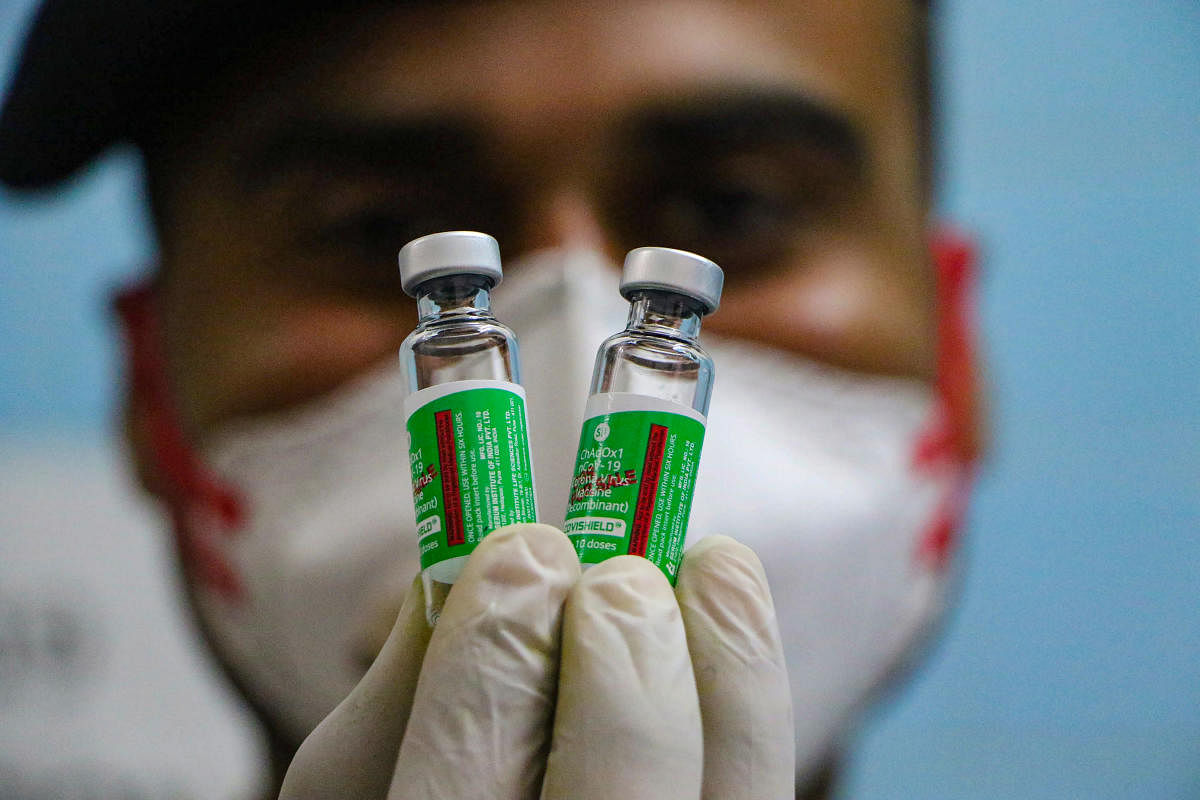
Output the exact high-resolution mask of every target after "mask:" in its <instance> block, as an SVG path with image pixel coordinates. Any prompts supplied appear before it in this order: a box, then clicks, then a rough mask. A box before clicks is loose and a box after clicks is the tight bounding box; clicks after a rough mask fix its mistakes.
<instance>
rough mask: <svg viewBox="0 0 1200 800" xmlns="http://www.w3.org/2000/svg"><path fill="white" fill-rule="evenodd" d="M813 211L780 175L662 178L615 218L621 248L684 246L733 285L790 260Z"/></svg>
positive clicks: (626, 203)
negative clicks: (704, 258)
mask: <svg viewBox="0 0 1200 800" xmlns="http://www.w3.org/2000/svg"><path fill="white" fill-rule="evenodd" d="M810 214H811V204H810V201H809V198H808V197H806V195H805V194H804V192H803V191H802V190H800V187H798V186H796V185H795V182H793V181H790V180H786V179H782V180H781V179H780V178H779V177H776V176H769V175H755V174H729V173H725V174H721V172H719V171H716V170H712V169H709V170H706V171H700V172H698V173H696V174H679V173H675V174H668V175H660V176H658V177H657V179H656V180H654V181H652V182H651V183H650V185H643V187H642V188H641V189H640V190H634V192H633V194H632V196H628V197H626V198H625V199H624V200H623V202H622V205H621V206H620V208H619V210H617V211H615V213H614V216H615V217H616V221H615V222H614V226H615V227H616V228H617V229H618V230H619V232H620V237H621V238H622V239H623V240H624V241H623V242H622V244H628V245H629V246H630V247H636V246H639V245H643V244H655V245H663V246H666V247H678V248H681V249H684V250H692V251H694V252H697V253H700V254H702V255H705V256H707V257H709V258H712V259H713V260H715V261H717V263H719V264H721V265H722V267H724V268H725V270H726V273H727V277H728V278H729V279H730V280H737V279H738V278H739V276H745V275H748V274H751V273H759V272H762V271H763V270H766V269H770V268H771V267H772V266H773V265H776V264H781V263H783V262H785V261H786V260H787V257H788V255H789V253H790V250H791V248H792V245H793V243H794V241H795V240H796V239H797V237H799V235H800V234H801V233H802V232H803V230H804V228H805V227H806V225H808V223H809V218H810Z"/></svg>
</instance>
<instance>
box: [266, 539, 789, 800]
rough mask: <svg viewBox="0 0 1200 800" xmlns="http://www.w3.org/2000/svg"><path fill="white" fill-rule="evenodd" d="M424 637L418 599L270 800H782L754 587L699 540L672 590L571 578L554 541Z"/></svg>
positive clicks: (772, 653) (777, 670) (745, 564)
mask: <svg viewBox="0 0 1200 800" xmlns="http://www.w3.org/2000/svg"><path fill="white" fill-rule="evenodd" d="M430 634H431V632H430V630H429V629H428V627H427V625H426V623H425V619H424V605H423V601H422V597H421V590H420V583H419V581H415V582H414V584H413V587H412V588H411V589H410V591H409V594H408V597H407V599H406V601H405V603H404V606H403V608H402V609H401V611H400V616H399V619H398V620H397V622H396V626H395V628H394V629H393V630H392V633H391V636H390V637H389V638H388V641H387V643H386V644H385V645H384V647H383V650H382V651H381V652H380V654H379V656H378V658H376V660H375V663H374V664H373V665H372V667H371V669H370V670H369V671H368V672H367V674H366V675H365V676H364V677H363V679H362V681H361V682H360V683H359V685H358V686H357V687H356V688H355V689H354V691H353V692H351V693H350V695H349V696H348V697H347V698H346V699H345V700H344V701H343V702H342V703H341V704H340V705H339V706H338V707H337V708H336V709H334V710H333V712H332V713H330V715H329V716H328V717H326V718H325V720H324V721H323V722H322V723H321V724H320V725H319V726H318V727H317V728H316V730H314V731H313V732H312V734H311V735H310V736H309V737H308V738H307V739H306V740H305V741H304V744H303V745H302V746H301V747H300V750H299V751H298V752H297V754H296V757H295V759H294V760H293V762H292V765H291V767H290V768H289V769H288V773H287V776H286V778H285V779H284V783H283V790H282V793H281V795H280V796H281V797H282V798H296V799H297V800H300V799H301V798H302V799H303V800H319V799H320V798H342V799H344V798H351V799H352V800H367V799H370V800H382V798H385V797H386V798H446V800H451V799H453V800H464V799H466V798H496V799H497V800H509V799H510V798H512V799H513V800H515V799H516V798H536V797H539V796H541V797H543V798H548V800H560V799H563V800H565V798H582V799H583V800H588V799H589V798H614V797H620V798H623V800H625V799H627V800H638V798H647V800H649V799H650V798H655V800H657V799H658V798H663V797H671V798H689V797H692V798H699V797H704V798H713V799H714V800H715V799H716V798H721V800H729V799H736V798H747V800H751V799H752V800H776V799H779V800H782V798H791V797H793V796H794V788H793V771H794V770H793V759H794V755H793V743H792V711H791V694H790V691H789V688H788V682H787V673H786V669H785V666H784V661H783V651H782V647H781V644H780V640H779V632H778V628H777V625H776V620H775V612H774V608H773V606H772V603H771V596H770V592H769V590H768V588H767V584H766V578H765V576H764V575H763V570H762V566H761V565H760V564H759V562H758V559H757V557H755V555H754V554H753V552H751V551H750V550H749V548H747V547H745V546H744V545H741V544H739V543H737V542H735V541H733V540H732V539H728V538H725V537H720V536H717V537H708V538H706V539H704V540H702V541H701V542H699V543H698V544H696V545H695V546H694V547H692V548H691V550H689V551H688V553H687V554H686V556H685V557H684V559H683V565H682V567H681V569H680V572H679V580H678V585H677V587H676V589H675V590H674V592H672V589H671V586H670V584H668V583H667V581H666V579H665V578H664V577H663V575H662V573H661V572H659V571H658V569H657V568H655V567H654V566H653V565H652V564H650V562H648V561H646V560H645V559H642V558H638V557H636V556H621V557H618V558H613V559H610V560H608V561H606V562H604V563H603V564H600V565H598V566H596V567H593V568H591V569H589V570H588V571H587V572H586V573H584V575H583V577H582V578H581V577H580V573H579V565H578V563H577V559H576V555H575V551H574V549H573V548H572V547H571V544H570V542H569V540H568V539H567V538H566V536H564V535H563V534H562V533H561V532H559V531H558V530H556V529H554V528H552V527H550V526H547V525H513V526H509V527H507V528H502V529H500V530H497V531H496V532H494V533H492V534H491V535H490V536H488V537H487V538H486V539H485V540H484V541H483V542H482V543H481V544H480V545H479V547H478V548H477V549H476V550H475V552H474V554H472V556H471V558H470V560H469V561H468V563H467V566H466V568H465V569H464V570H463V573H462V575H461V576H460V577H459V580H458V583H457V584H456V585H455V587H454V590H453V591H452V592H451V593H450V596H449V598H448V600H447V602H446V607H445V609H444V611H443V612H442V616H441V618H440V620H439V621H438V624H437V627H436V629H434V630H433V631H432V635H430Z"/></svg>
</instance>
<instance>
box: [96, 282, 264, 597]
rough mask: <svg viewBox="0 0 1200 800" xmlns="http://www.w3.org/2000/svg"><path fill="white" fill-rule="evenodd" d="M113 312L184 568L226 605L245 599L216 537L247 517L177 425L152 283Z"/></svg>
mask: <svg viewBox="0 0 1200 800" xmlns="http://www.w3.org/2000/svg"><path fill="white" fill-rule="evenodd" d="M113 307H114V309H115V310H116V313H117V318H118V319H119V320H120V322H121V327H122V331H123V333H124V339H125V354H126V367H127V370H128V378H127V379H128V381H129V403H130V407H131V409H132V410H133V411H134V413H132V414H130V415H129V417H128V419H129V424H130V425H133V426H135V427H134V429H133V430H132V431H131V433H132V435H133V436H134V437H135V441H138V442H144V443H145V444H146V445H147V448H148V455H149V458H150V461H151V464H150V474H149V475H148V476H146V477H147V478H148V481H147V483H148V488H149V489H150V491H151V492H153V493H154V494H156V495H157V496H159V497H160V498H161V499H162V500H163V501H164V503H165V504H166V507H167V509H168V511H169V512H170V514H171V521H172V523H173V525H174V529H175V540H176V546H177V547H178V550H179V554H180V558H181V559H182V561H183V564H184V568H185V569H186V570H187V571H188V573H189V574H191V575H192V576H193V577H194V578H195V579H196V580H197V581H199V582H200V583H201V584H203V585H205V586H207V587H209V588H211V589H213V590H214V591H215V592H217V593H218V594H219V595H221V596H222V597H225V598H226V599H228V600H237V599H239V598H240V597H241V596H242V594H243V592H242V582H241V580H240V579H239V578H238V575H237V573H236V571H235V570H234V568H233V566H232V564H230V562H229V560H228V559H227V558H226V557H225V555H224V554H223V553H222V552H221V548H220V547H219V544H218V541H217V539H218V538H219V536H221V535H225V536H228V535H229V534H231V533H232V532H234V531H235V530H236V529H238V528H239V527H241V525H242V524H243V522H244V519H245V510H244V503H243V502H242V499H241V497H240V496H239V494H238V493H237V492H236V491H235V490H234V489H232V488H231V487H229V486H228V485H226V484H224V483H222V482H221V481H220V480H219V479H218V478H217V477H216V476H214V475H213V474H212V473H211V472H210V471H209V470H208V469H206V468H205V466H204V465H203V463H202V462H201V461H200V459H199V457H198V456H197V455H196V453H195V450H194V449H193V448H192V446H191V443H190V442H189V441H188V439H187V436H186V435H185V434H184V432H183V428H182V426H181V425H180V423H179V415H178V413H177V411H176V409H175V405H174V402H173V400H172V397H171V392H170V390H169V387H168V384H167V374H166V362H165V358H164V355H163V351H162V338H161V333H160V330H159V324H158V313H157V304H156V302H155V293H154V286H153V284H152V283H149V282H145V283H138V284H135V285H133V286H131V287H129V288H127V289H124V290H122V291H120V292H118V293H117V295H116V296H115V297H114V299H113Z"/></svg>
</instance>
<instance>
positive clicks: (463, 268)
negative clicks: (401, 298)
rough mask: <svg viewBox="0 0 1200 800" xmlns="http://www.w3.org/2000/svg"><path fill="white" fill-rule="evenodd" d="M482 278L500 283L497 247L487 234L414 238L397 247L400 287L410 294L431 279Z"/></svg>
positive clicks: (453, 234)
mask: <svg viewBox="0 0 1200 800" xmlns="http://www.w3.org/2000/svg"><path fill="white" fill-rule="evenodd" d="M444 275H482V276H483V277H485V278H491V279H492V285H493V286H495V285H497V284H499V283H500V280H501V278H503V272H502V271H501V269H500V245H498V244H496V240H495V239H493V238H492V237H491V236H488V235H487V234H486V233H478V232H476V231H446V232H445V233H431V234H429V235H428V236H422V237H421V238H419V239H413V240H412V241H411V242H409V243H408V244H406V245H404V247H402V248H400V285H401V286H402V287H404V291H405V292H407V293H408V294H409V295H412V296H414V297H415V296H416V295H414V294H413V292H414V291H415V290H416V288H417V287H418V286H420V285H421V284H422V283H424V282H425V281H427V280H429V279H430V278H440V277H442V276H444Z"/></svg>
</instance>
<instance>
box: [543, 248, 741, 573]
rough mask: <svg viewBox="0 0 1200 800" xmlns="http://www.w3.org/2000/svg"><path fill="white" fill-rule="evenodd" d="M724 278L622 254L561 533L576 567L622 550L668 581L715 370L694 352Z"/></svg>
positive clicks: (714, 271) (660, 258)
mask: <svg viewBox="0 0 1200 800" xmlns="http://www.w3.org/2000/svg"><path fill="white" fill-rule="evenodd" d="M723 283H724V273H722V272H721V268H720V267H718V266H717V265H716V264H714V263H713V262H712V261H709V260H708V259H707V258H703V257H701V256H698V255H695V254H694V253H688V252H685V251H683V250H672V249H669V248H665V247H641V248H638V249H637V250H634V251H632V252H630V253H629V255H628V256H626V258H625V271H624V274H623V275H622V278H621V294H622V295H623V296H624V297H625V298H626V299H627V300H629V301H630V304H631V305H630V311H629V323H628V325H627V326H626V328H625V330H623V331H621V332H620V333H617V334H615V335H614V336H610V337H609V338H608V339H606V340H605V341H604V343H603V344H602V345H601V346H600V352H599V353H598V354H597V356H596V368H595V371H594V372H593V374H592V386H591V395H590V396H589V397H588V401H587V406H586V408H585V410H584V422H583V431H582V433H581V434H580V437H579V450H578V454H577V456H576V460H575V473H574V476H573V479H572V482H571V491H570V496H569V498H568V501H567V518H566V525H565V526H564V530H565V531H566V533H567V535H568V536H569V537H570V538H571V541H572V543H573V544H574V545H575V550H576V552H578V553H579V558H580V561H582V562H583V564H584V566H585V567H586V566H588V565H590V564H595V563H597V562H600V561H603V560H605V559H606V558H611V557H612V556H616V555H623V554H626V553H631V554H634V555H640V556H644V557H645V558H647V559H649V560H650V561H652V562H654V564H655V565H657V566H658V568H659V569H661V570H662V571H663V573H664V574H665V575H666V576H667V578H668V580H670V581H671V583H672V584H674V583H675V576H676V573H677V572H678V570H679V562H680V559H681V558H682V556H683V548H684V538H685V536H686V534H687V524H688V516H689V514H690V513H691V508H692V494H693V491H694V489H695V485H696V469H697V467H698V466H699V463H700V448H701V445H702V444H703V443H704V428H705V425H706V424H707V414H708V400H709V397H710V395H711V393H712V385H713V363H712V359H711V358H709V356H708V354H707V353H705V352H704V350H702V349H701V348H700V346H699V344H697V341H696V339H697V337H698V336H699V334H700V319H701V317H703V316H705V315H706V314H711V313H712V312H713V311H715V310H716V308H717V305H718V303H719V302H720V299H721V287H722V285H723Z"/></svg>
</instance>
